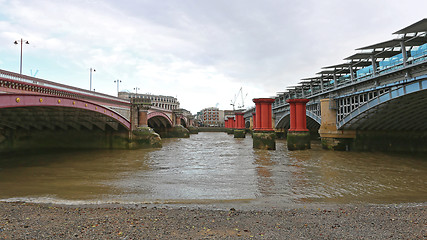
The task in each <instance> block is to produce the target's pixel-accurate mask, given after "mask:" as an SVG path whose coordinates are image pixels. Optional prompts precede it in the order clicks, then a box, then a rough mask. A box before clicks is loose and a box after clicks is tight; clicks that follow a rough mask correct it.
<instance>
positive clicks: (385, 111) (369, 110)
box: [247, 19, 427, 151]
mask: <svg viewBox="0 0 427 240" xmlns="http://www.w3.org/2000/svg"><path fill="white" fill-rule="evenodd" d="M426 33H427V19H423V20H421V21H419V22H417V23H414V24H412V25H410V26H408V27H406V28H403V29H401V30H399V31H397V32H395V33H394V34H395V35H396V36H397V37H396V38H394V39H391V40H388V41H384V42H380V43H376V44H372V45H370V46H366V47H361V48H358V49H356V50H359V52H357V53H355V54H353V55H351V56H349V57H347V58H345V59H344V60H346V61H345V62H344V63H340V64H335V65H331V66H326V67H324V68H322V70H321V71H320V72H318V73H317V74H316V76H314V77H310V78H305V79H302V80H301V82H300V83H299V84H298V85H297V86H291V87H288V88H287V90H286V91H284V92H280V93H278V95H277V96H276V97H275V101H274V103H273V104H272V111H273V119H274V126H275V128H276V131H278V132H282V133H285V134H286V132H289V131H288V129H292V128H293V126H292V121H295V117H293V116H292V115H293V114H292V107H293V106H295V104H296V109H298V104H303V105H304V109H303V110H304V112H305V113H304V115H305V116H304V121H305V119H306V126H304V128H306V129H304V131H309V132H310V134H311V136H315V137H320V138H321V139H322V144H323V146H324V147H325V148H332V149H349V148H350V149H351V148H354V149H359V150H385V151H389V150H390V151H427V146H426V144H425V143H426V142H427V36H426ZM298 99H301V100H304V99H306V102H307V103H305V102H304V101H299V103H293V102H298ZM301 102H304V103H301ZM294 114H297V115H298V113H294ZM249 115H250V114H247V117H250V116H249ZM292 119H294V120H292Z"/></svg>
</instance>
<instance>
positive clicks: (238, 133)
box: [234, 112, 246, 138]
mask: <svg viewBox="0 0 427 240" xmlns="http://www.w3.org/2000/svg"><path fill="white" fill-rule="evenodd" d="M235 115H236V126H235V127H234V128H235V129H234V138H245V137H246V131H245V120H244V118H243V112H236V113H235Z"/></svg>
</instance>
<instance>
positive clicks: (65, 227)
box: [0, 202, 427, 239]
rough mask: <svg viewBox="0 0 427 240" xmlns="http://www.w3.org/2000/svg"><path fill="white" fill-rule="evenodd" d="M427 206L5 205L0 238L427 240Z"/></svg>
mask: <svg viewBox="0 0 427 240" xmlns="http://www.w3.org/2000/svg"><path fill="white" fill-rule="evenodd" d="M426 207H427V202H424V203H402V204H329V203H308V204H292V205H287V206H279V207H262V206H244V205H242V206H239V204H211V205H192V204H179V205H175V204H111V203H110V204H89V205H85V204H77V205H64V204H52V203H28V202H0V239H141V238H144V239H172V238H174V239H202V238H206V239H240V238H241V239H251V238H252V239H331V238H336V239H355V238H363V239H385V238H391V239H399V238H404V239H426V238H427V211H426Z"/></svg>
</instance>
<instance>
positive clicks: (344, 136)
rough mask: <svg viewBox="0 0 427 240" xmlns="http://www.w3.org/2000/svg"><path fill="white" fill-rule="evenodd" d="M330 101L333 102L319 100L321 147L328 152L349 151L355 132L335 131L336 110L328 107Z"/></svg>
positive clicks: (327, 99)
mask: <svg viewBox="0 0 427 240" xmlns="http://www.w3.org/2000/svg"><path fill="white" fill-rule="evenodd" d="M330 101H334V100H333V99H329V98H326V99H321V100H320V111H321V119H322V123H321V125H320V128H319V134H320V138H321V140H322V147H323V148H324V149H330V150H349V149H350V148H351V145H352V142H353V139H355V138H356V131H354V130H338V129H337V110H335V109H333V108H330V107H329V105H330Z"/></svg>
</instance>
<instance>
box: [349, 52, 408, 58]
mask: <svg viewBox="0 0 427 240" xmlns="http://www.w3.org/2000/svg"><path fill="white" fill-rule="evenodd" d="M399 53H402V52H401V51H372V52H360V53H356V54H353V55H351V56H350V57H347V58H344V60H355V59H358V60H362V59H371V58H372V56H374V57H375V58H390V57H393V56H396V55H397V54H399Z"/></svg>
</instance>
